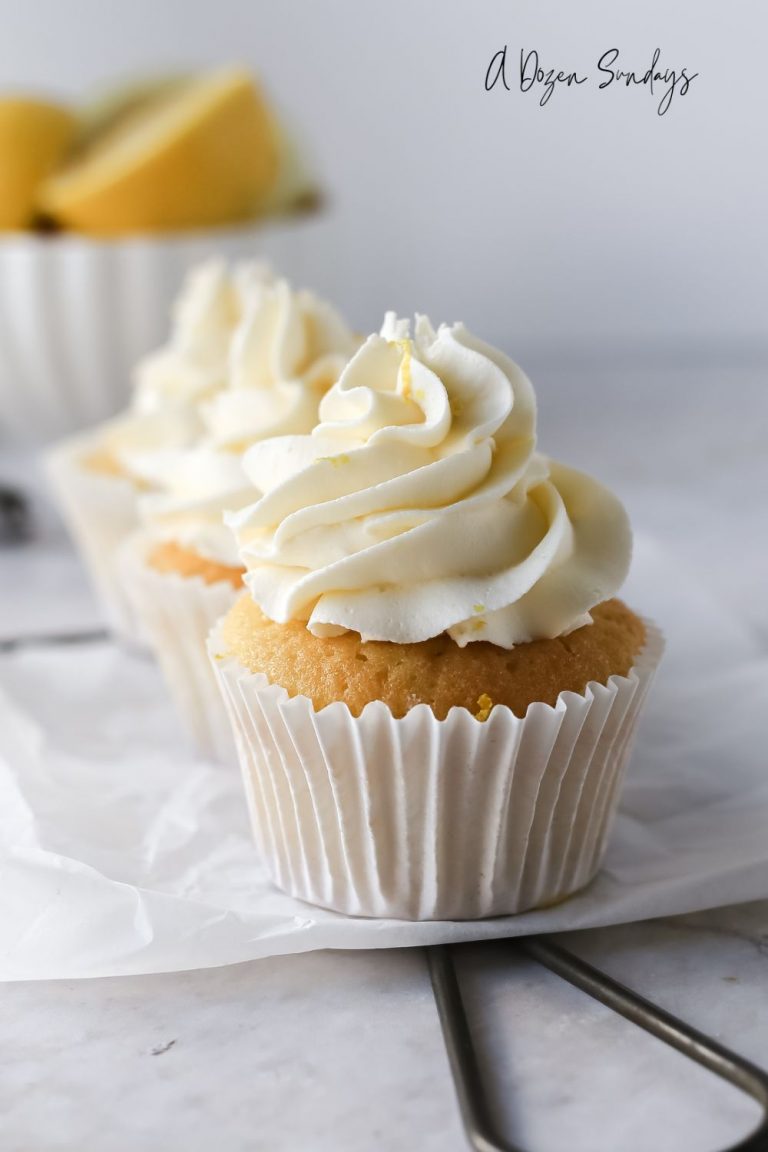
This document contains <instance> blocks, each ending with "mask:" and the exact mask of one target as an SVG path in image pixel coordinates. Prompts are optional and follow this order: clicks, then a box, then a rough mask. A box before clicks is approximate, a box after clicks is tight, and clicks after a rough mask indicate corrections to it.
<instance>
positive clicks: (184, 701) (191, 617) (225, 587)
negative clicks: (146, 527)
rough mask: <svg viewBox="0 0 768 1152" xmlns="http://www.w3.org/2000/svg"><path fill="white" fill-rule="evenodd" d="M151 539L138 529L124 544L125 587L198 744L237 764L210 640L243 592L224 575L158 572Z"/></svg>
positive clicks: (210, 754) (122, 571)
mask: <svg viewBox="0 0 768 1152" xmlns="http://www.w3.org/2000/svg"><path fill="white" fill-rule="evenodd" d="M150 542H151V538H150V537H149V536H148V535H147V534H146V533H144V532H138V533H136V534H134V535H133V536H132V537H131V538H130V539H128V540H127V541H126V542H125V543H124V544H123V546H122V548H121V550H120V575H121V580H122V583H123V588H124V590H125V593H126V595H127V596H128V599H129V601H130V603H131V606H132V609H133V611H134V613H135V615H136V617H137V619H138V620H139V621H140V623H141V626H142V629H143V631H144V633H145V635H146V636H147V638H148V640H149V643H150V646H151V648H152V651H153V652H154V654H155V657H156V658H157V662H158V664H159V665H160V668H161V670H162V673H163V676H164V677H165V681H166V684H167V685H168V690H169V692H170V694H171V696H172V698H173V702H174V704H175V705H176V709H177V711H178V713H179V716H180V718H181V721H182V723H183V724H184V726H185V728H186V729H187V732H188V733H189V735H190V736H191V737H192V739H193V741H194V743H195V744H196V746H197V748H198V749H199V751H201V752H202V753H203V755H205V756H208V757H211V758H212V759H214V760H218V761H219V762H220V763H230V764H234V762H235V759H236V754H235V745H234V739H233V734H232V728H231V725H230V723H229V718H228V716H227V712H226V708H225V705H224V701H223V699H222V696H221V691H220V689H219V685H218V683H217V680H216V677H215V675H214V673H213V670H212V668H211V663H210V660H209V658H208V653H207V651H206V642H207V639H208V635H209V633H210V631H211V628H212V627H213V626H214V624H216V622H217V621H218V620H219V619H221V617H222V616H223V615H225V613H227V612H228V611H229V609H230V608H231V607H232V605H233V604H234V602H235V600H236V599H237V597H238V596H239V595H241V594H242V592H241V590H238V589H235V588H233V587H232V585H231V584H229V583H228V582H227V581H223V580H222V581H218V582H217V583H215V584H206V583H205V581H204V580H202V579H201V578H200V577H199V576H191V577H190V576H180V575H177V574H176V573H173V572H170V573H166V572H158V571H156V570H155V569H154V568H151V567H150V566H149V565H148V564H147V563H146V560H145V557H146V552H147V547H148V545H149V543H150Z"/></svg>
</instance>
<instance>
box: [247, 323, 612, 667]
mask: <svg viewBox="0 0 768 1152" xmlns="http://www.w3.org/2000/svg"><path fill="white" fill-rule="evenodd" d="M408 332H409V329H408V324H407V323H406V322H403V321H398V320H397V319H396V318H395V317H394V316H393V315H392V314H390V315H388V316H387V319H386V321H385V324H384V328H383V329H382V335H381V336H371V337H369V339H368V340H367V341H366V342H365V344H364V345H363V347H362V348H361V349H360V351H359V352H358V353H357V355H356V356H355V357H354V358H353V359H352V360H351V361H350V363H349V364H348V366H347V368H346V369H345V371H344V372H343V373H342V375H341V378H340V379H339V381H338V383H337V384H336V385H335V386H334V387H333V388H331V390H330V391H329V392H328V393H327V394H326V396H325V397H324V399H323V401H322V403H321V405H320V423H319V425H318V426H317V427H316V428H315V429H314V431H313V432H312V434H311V435H309V436H284V437H279V438H276V439H272V440H267V441H263V442H262V443H259V444H256V445H254V446H253V447H252V448H251V449H250V450H249V451H248V452H247V454H246V456H245V459H244V467H245V471H246V472H247V474H248V477H249V478H250V480H251V482H252V484H253V485H254V486H255V488H256V489H257V490H258V492H259V493H261V496H260V498H259V499H257V501H256V502H255V503H253V504H251V505H250V506H248V507H245V508H243V509H242V510H241V511H240V512H237V513H234V514H232V515H230V516H229V517H228V518H227V522H228V523H229V525H230V527H232V528H233V529H234V531H235V534H236V537H237V540H238V543H239V546H240V555H241V557H242V560H243V563H244V564H245V565H246V567H247V570H248V571H247V575H246V583H247V585H248V587H249V590H250V592H251V594H252V595H253V597H254V599H255V600H256V602H257V603H258V604H259V605H260V607H261V608H262V610H263V611H264V612H265V614H266V615H267V616H269V617H270V618H271V619H273V620H276V621H279V622H286V621H288V620H302V621H306V623H307V626H308V628H309V629H310V631H311V632H313V633H314V634H316V635H320V636H324V635H336V634H339V633H340V632H344V631H346V630H354V631H357V632H359V633H360V634H361V635H362V636H363V638H364V639H375V640H390V641H395V642H397V643H415V642H418V641H421V640H426V639H428V638H429V637H431V636H436V635H439V634H440V633H442V632H448V633H449V634H450V635H451V636H452V637H453V639H454V640H455V641H456V642H457V643H458V644H460V645H465V644H467V643H468V642H470V641H474V640H489V641H491V642H492V643H494V644H497V645H500V646H501V647H504V648H511V647H513V646H514V645H515V644H519V643H522V642H525V641H528V640H533V639H537V638H541V637H553V636H558V635H562V634H564V633H567V632H569V631H571V630H573V629H574V628H576V627H579V626H580V625H582V624H584V623H587V622H589V619H590V617H589V610H590V608H592V607H594V605H595V604H597V603H599V602H600V601H602V600H604V599H606V598H607V597H609V596H611V595H612V594H613V593H614V592H615V591H616V590H617V589H618V587H619V586H620V584H621V583H622V581H623V579H624V577H625V575H626V571H627V568H628V564H629V558H630V552H631V536H630V531H629V525H628V522H627V517H626V514H625V512H624V509H623V508H622V506H621V504H620V503H619V501H618V500H617V499H616V498H615V497H614V496H613V495H612V494H611V493H610V492H608V491H607V490H606V489H605V488H603V487H602V486H601V485H600V484H598V483H597V482H596V481H594V480H592V479H590V478H589V477H587V476H585V475H583V474H581V473H579V472H575V471H573V470H572V469H569V468H565V467H564V466H563V465H560V464H556V463H555V462H553V461H550V460H548V459H547V458H546V457H544V456H541V455H539V454H537V453H536V451H535V443H536V432H535V425H536V407H535V398H534V394H533V389H532V387H531V385H530V383H529V381H528V379H527V378H526V376H525V375H524V374H523V372H522V371H521V370H520V369H519V368H518V367H517V365H516V364H514V363H513V362H512V361H511V360H509V359H508V358H507V357H506V356H504V355H503V354H502V353H501V352H498V351H496V350H495V349H493V348H490V347H489V346H487V345H485V344H483V343H481V342H480V341H479V340H477V339H475V338H474V337H473V336H471V335H470V334H469V333H468V332H467V331H466V329H465V328H464V327H463V326H462V325H459V324H457V325H453V326H451V327H447V326H442V327H441V328H440V329H439V330H438V331H437V332H435V331H434V330H433V329H432V327H431V325H430V324H429V322H428V321H427V320H426V319H425V318H424V317H419V318H418V319H417V323H416V327H415V336H414V339H413V340H411V339H410V338H409V335H408Z"/></svg>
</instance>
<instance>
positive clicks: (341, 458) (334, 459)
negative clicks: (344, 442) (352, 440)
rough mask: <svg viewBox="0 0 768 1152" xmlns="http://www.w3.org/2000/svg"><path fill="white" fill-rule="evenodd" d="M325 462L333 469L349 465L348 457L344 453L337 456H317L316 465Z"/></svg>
mask: <svg viewBox="0 0 768 1152" xmlns="http://www.w3.org/2000/svg"><path fill="white" fill-rule="evenodd" d="M322 461H325V463H326V464H331V465H332V466H333V467H334V468H340V467H341V466H342V464H349V456H347V454H346V452H340V453H339V455H338V456H318V458H317V462H318V464H319V463H321V462H322Z"/></svg>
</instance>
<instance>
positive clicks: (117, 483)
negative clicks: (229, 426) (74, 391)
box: [46, 260, 271, 646]
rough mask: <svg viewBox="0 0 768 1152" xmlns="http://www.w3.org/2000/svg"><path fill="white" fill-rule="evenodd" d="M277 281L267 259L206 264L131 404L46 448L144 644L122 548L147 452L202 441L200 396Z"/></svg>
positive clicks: (94, 577) (116, 622)
mask: <svg viewBox="0 0 768 1152" xmlns="http://www.w3.org/2000/svg"><path fill="white" fill-rule="evenodd" d="M270 281H271V271H270V270H269V268H268V267H267V266H266V265H263V264H259V263H252V264H251V263H243V264H240V265H236V266H235V267H234V268H232V269H229V268H227V266H226V265H225V264H224V263H223V262H222V261H219V260H213V261H208V262H206V263H205V264H202V265H200V266H199V267H198V268H197V269H196V270H195V271H194V272H192V273H191V274H190V276H189V277H188V278H187V280H186V281H185V283H184V285H183V288H182V291H181V293H180V295H179V298H178V300H177V303H176V306H175V309H174V316H173V325H172V332H171V337H170V340H169V341H168V343H167V344H166V345H165V346H164V347H163V348H161V349H159V350H158V351H156V352H154V353H152V354H151V355H150V356H147V357H146V358H145V359H144V360H142V361H141V362H140V363H139V364H138V365H137V367H136V371H135V385H134V394H133V398H132V401H131V405H130V408H129V409H128V410H127V411H126V412H124V413H122V414H121V415H119V416H116V417H115V418H114V419H113V420H109V421H107V422H106V423H105V424H100V425H99V426H98V427H96V428H92V429H90V430H89V431H87V432H83V433H81V434H80V435H77V436H72V437H70V438H68V439H67V440H64V441H62V442H60V443H59V444H57V445H56V446H55V448H53V449H52V450H51V451H50V452H49V453H48V456H47V458H46V463H47V467H48V474H49V479H50V482H51V486H52V488H53V494H54V497H55V499H56V501H57V503H58V505H59V508H60V510H61V512H62V514H63V516H64V519H65V521H66V523H67V526H68V528H69V530H70V532H71V534H72V536H73V537H74V540H75V543H76V544H77V545H78V548H79V550H80V555H81V558H82V560H83V562H84V564H85V568H86V570H87V572H88V575H89V576H90V578H91V582H92V584H93V586H94V589H95V591H96V593H97V595H98V597H99V599H100V601H101V605H102V608H103V610H104V614H105V616H106V618H107V622H108V624H109V626H110V628H111V629H112V631H113V632H114V633H115V634H116V635H117V636H118V637H119V638H120V639H121V640H123V641H126V642H128V643H129V644H130V645H133V646H136V645H139V646H140V645H142V644H143V637H142V636H141V633H140V630H139V627H138V623H137V621H136V618H135V615H134V613H133V611H132V609H131V606H130V603H129V602H128V600H127V598H126V595H125V593H124V590H123V586H122V582H121V579H120V575H119V572H118V564H117V557H118V553H119V549H120V546H121V545H122V544H123V542H124V541H125V539H126V537H127V536H128V535H129V534H130V533H131V532H133V531H135V530H136V529H137V528H138V526H139V514H138V500H139V496H140V495H142V494H143V493H146V492H147V491H148V490H149V489H150V488H151V486H152V483H153V481H152V480H151V470H150V469H148V468H147V463H148V461H151V460H153V459H154V458H155V457H156V455H157V454H158V453H162V452H167V451H172V450H175V449H179V448H182V447H184V446H187V445H191V444H193V443H195V442H196V441H197V440H198V439H199V438H200V436H201V435H202V431H203V424H202V421H201V416H200V406H201V404H202V403H204V402H205V401H206V400H208V399H210V398H211V397H212V396H213V395H214V394H215V393H216V392H217V391H218V390H220V389H222V388H223V387H224V386H225V384H226V382H227V369H228V357H229V350H230V344H231V339H232V333H233V332H234V330H235V328H236V327H237V325H238V324H239V322H240V320H241V319H242V317H243V315H244V312H245V309H246V306H247V302H248V300H249V298H250V296H251V295H252V294H253V292H254V291H255V290H256V288H257V287H260V286H262V285H264V284H267V283H269V282H270Z"/></svg>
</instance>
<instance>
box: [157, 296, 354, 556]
mask: <svg viewBox="0 0 768 1152" xmlns="http://www.w3.org/2000/svg"><path fill="white" fill-rule="evenodd" d="M358 344H359V340H358V339H357V338H356V337H354V336H353V335H352V333H351V332H350V330H349V329H348V328H347V326H346V325H345V324H344V322H343V321H342V320H341V318H340V317H339V316H338V315H337V314H336V313H335V312H334V311H333V309H332V308H331V307H330V306H329V305H328V304H326V303H325V302H324V301H322V300H320V299H318V298H317V297H316V296H314V295H313V294H312V293H310V292H306V291H293V290H292V289H291V287H290V286H289V284H288V283H287V282H286V281H278V282H276V283H275V284H266V283H263V284H262V285H260V287H259V290H258V291H253V292H252V293H251V294H250V297H249V299H248V301H247V303H246V305H245V309H244V314H243V316H242V318H241V320H240V323H239V324H238V326H237V328H236V329H235V330H234V332H232V333H231V334H230V337H229V339H228V349H227V354H226V361H227V364H226V378H225V382H224V385H223V386H222V387H219V388H217V389H215V391H214V392H213V393H212V394H211V393H209V394H208V397H207V399H205V400H203V401H202V402H201V403H200V404H199V405H198V410H199V417H200V421H201V425H202V431H201V433H200V434H199V435H198V436H197V437H195V438H193V440H192V442H191V443H189V444H186V445H180V446H176V447H175V448H173V449H170V450H168V451H165V452H154V453H152V454H148V455H146V456H145V457H144V458H143V459H141V460H140V461H137V460H134V467H135V468H136V469H137V470H138V471H139V472H140V475H141V477H142V479H143V480H144V481H145V482H146V483H147V484H148V485H149V486H150V487H151V489H152V491H151V492H150V493H149V494H148V495H146V496H144V497H142V498H141V500H140V513H141V516H142V519H143V520H144V522H145V524H146V525H147V526H148V527H149V528H150V530H151V531H153V533H154V534H155V535H159V536H162V537H168V538H172V539H174V540H176V541H177V542H179V543H182V544H185V545H186V546H187V547H189V548H191V549H193V550H194V551H196V552H198V553H199V554H200V555H203V556H206V557H208V558H209V559H212V560H216V561H218V562H219V563H223V564H229V565H236V564H238V563H239V560H238V556H237V549H236V546H235V541H234V539H233V537H232V534H231V532H230V531H229V530H228V529H227V528H226V527H225V525H224V522H223V514H224V512H225V511H226V510H233V509H238V508H241V507H242V506H243V504H244V503H247V502H249V501H251V500H252V499H253V490H252V488H251V486H250V484H249V482H248V479H247V477H246V475H245V473H244V472H243V470H242V466H241V456H242V453H243V451H244V449H245V448H246V447H247V446H248V445H250V444H253V443H254V442H255V441H257V440H260V439H262V438H264V437H269V436H275V435H277V434H283V435H286V434H289V433H290V434H294V435H297V434H300V433H306V432H309V431H310V430H311V429H312V428H313V427H314V426H315V424H316V423H317V418H318V407H319V404H320V401H321V398H322V396H323V394H324V393H325V392H326V391H327V390H328V389H329V388H330V387H331V385H332V384H333V383H334V382H335V381H336V379H337V378H338V376H339V375H340V373H341V371H342V369H343V368H344V366H345V365H346V363H347V361H348V360H349V358H350V356H351V355H352V353H353V352H354V350H355V349H356V348H357V346H358Z"/></svg>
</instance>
